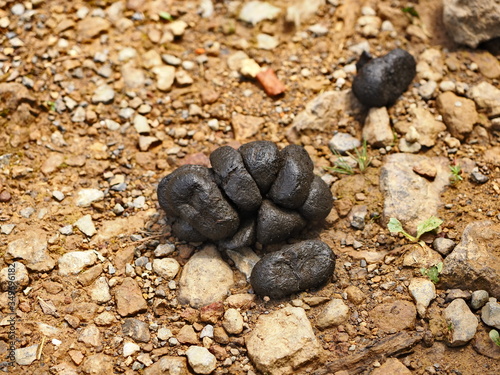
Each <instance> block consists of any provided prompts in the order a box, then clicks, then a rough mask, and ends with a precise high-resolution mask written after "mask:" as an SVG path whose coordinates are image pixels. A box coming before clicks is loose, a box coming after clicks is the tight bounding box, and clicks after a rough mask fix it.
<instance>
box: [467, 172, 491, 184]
mask: <svg viewBox="0 0 500 375" xmlns="http://www.w3.org/2000/svg"><path fill="white" fill-rule="evenodd" d="M470 179H471V181H472V182H475V183H476V184H485V183H487V182H488V180H489V178H488V176H486V175H484V174H482V173H481V172H479V171H478V170H474V171H472V173H471V174H470Z"/></svg>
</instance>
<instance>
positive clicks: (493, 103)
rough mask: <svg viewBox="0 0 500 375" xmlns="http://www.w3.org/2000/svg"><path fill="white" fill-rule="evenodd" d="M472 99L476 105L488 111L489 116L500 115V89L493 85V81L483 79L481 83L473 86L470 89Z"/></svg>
mask: <svg viewBox="0 0 500 375" xmlns="http://www.w3.org/2000/svg"><path fill="white" fill-rule="evenodd" d="M469 95H470V97H471V99H473V100H474V102H475V103H476V105H477V106H478V107H479V108H480V109H483V110H485V111H486V114H487V115H488V117H490V118H493V117H497V116H500V89H499V88H497V87H495V86H493V85H492V84H491V83H488V82H486V81H482V82H481V83H479V84H477V85H475V86H472V88H471V89H470V91H469Z"/></svg>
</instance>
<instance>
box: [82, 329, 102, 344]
mask: <svg viewBox="0 0 500 375" xmlns="http://www.w3.org/2000/svg"><path fill="white" fill-rule="evenodd" d="M78 341H80V342H83V343H84V344H85V345H86V346H93V347H97V346H99V345H100V344H101V332H100V331H99V328H97V326H96V325H95V324H89V325H88V326H86V327H85V328H83V329H82V330H81V331H80V335H79V336H78Z"/></svg>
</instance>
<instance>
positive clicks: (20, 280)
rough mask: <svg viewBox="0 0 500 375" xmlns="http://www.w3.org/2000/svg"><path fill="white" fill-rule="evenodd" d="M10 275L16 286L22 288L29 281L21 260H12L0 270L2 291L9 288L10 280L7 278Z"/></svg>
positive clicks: (0, 287)
mask: <svg viewBox="0 0 500 375" xmlns="http://www.w3.org/2000/svg"><path fill="white" fill-rule="evenodd" d="M12 276H13V277H14V281H15V283H16V286H17V287H18V288H24V287H26V286H27V285H28V284H29V282H30V279H29V276H28V271H27V270H26V267H25V265H24V264H22V263H21V262H14V263H11V264H10V265H9V266H8V267H5V268H2V270H1V271H0V290H2V291H3V292H6V291H8V290H9V281H12V280H9V278H12Z"/></svg>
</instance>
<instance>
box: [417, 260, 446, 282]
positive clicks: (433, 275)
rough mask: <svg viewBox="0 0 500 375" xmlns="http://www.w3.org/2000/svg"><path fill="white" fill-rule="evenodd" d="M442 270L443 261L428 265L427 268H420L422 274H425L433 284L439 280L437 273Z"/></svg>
mask: <svg viewBox="0 0 500 375" xmlns="http://www.w3.org/2000/svg"><path fill="white" fill-rule="evenodd" d="M442 270H443V262H439V263H438V264H436V265H434V266H432V267H429V268H421V269H420V272H421V273H422V275H424V276H427V277H428V278H429V279H430V280H431V281H432V282H433V283H434V284H437V283H438V282H439V274H440V273H441V271H442Z"/></svg>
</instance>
